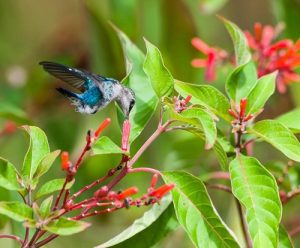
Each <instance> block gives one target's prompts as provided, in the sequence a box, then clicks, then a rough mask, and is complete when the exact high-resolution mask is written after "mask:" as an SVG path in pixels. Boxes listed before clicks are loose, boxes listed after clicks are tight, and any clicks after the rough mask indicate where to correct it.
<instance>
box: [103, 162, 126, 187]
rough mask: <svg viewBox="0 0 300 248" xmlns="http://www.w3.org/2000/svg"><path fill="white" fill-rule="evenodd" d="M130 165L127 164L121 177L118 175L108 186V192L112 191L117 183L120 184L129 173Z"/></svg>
mask: <svg viewBox="0 0 300 248" xmlns="http://www.w3.org/2000/svg"><path fill="white" fill-rule="evenodd" d="M128 169H129V167H128V165H127V164H126V165H125V166H124V168H123V169H122V171H121V172H120V174H119V175H117V176H116V177H115V178H114V179H113V180H112V181H111V182H110V183H108V184H107V188H108V191H110V190H111V189H112V188H113V187H114V186H115V185H116V184H117V183H119V182H120V181H121V180H122V178H123V177H125V176H126V175H127V173H128Z"/></svg>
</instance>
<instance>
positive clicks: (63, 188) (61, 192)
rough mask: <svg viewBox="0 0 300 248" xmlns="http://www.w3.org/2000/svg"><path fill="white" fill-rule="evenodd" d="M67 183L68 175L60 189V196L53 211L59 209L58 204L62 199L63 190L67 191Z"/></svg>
mask: <svg viewBox="0 0 300 248" xmlns="http://www.w3.org/2000/svg"><path fill="white" fill-rule="evenodd" d="M67 183H68V179H67V177H66V179H65V182H64V184H63V186H62V188H61V190H60V191H59V195H58V197H57V198H56V201H55V204H54V207H53V209H52V211H55V210H56V209H57V207H58V204H59V201H60V198H61V196H62V194H63V192H64V191H65V188H66V185H67Z"/></svg>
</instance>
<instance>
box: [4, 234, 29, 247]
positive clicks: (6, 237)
mask: <svg viewBox="0 0 300 248" xmlns="http://www.w3.org/2000/svg"><path fill="white" fill-rule="evenodd" d="M0 239H13V240H16V241H18V242H19V243H20V244H21V245H22V244H23V240H22V239H21V238H20V237H18V236H15V235H9V234H0Z"/></svg>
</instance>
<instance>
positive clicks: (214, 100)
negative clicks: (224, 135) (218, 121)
mask: <svg viewBox="0 0 300 248" xmlns="http://www.w3.org/2000/svg"><path fill="white" fill-rule="evenodd" d="M175 89H176V91H177V92H178V93H179V94H180V95H182V96H183V97H187V96H188V95H191V96H192V99H191V102H192V103H193V104H199V105H201V106H204V107H205V108H207V109H209V110H210V111H212V112H213V113H214V114H216V115H218V116H220V117H222V118H223V119H224V120H226V121H228V122H229V121H231V120H232V117H231V116H230V115H229V114H228V109H230V104H229V101H228V99H227V98H226V97H225V96H224V95H223V94H222V93H221V92H220V91H219V90H217V89H216V88H214V87H213V86H210V85H195V84H188V83H184V82H180V81H177V80H176V81H175Z"/></svg>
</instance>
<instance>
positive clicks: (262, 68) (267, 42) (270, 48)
mask: <svg viewBox="0 0 300 248" xmlns="http://www.w3.org/2000/svg"><path fill="white" fill-rule="evenodd" d="M281 30H282V28H281V26H280V25H279V26H277V27H275V28H273V27H271V26H268V25H267V26H264V27H263V26H262V25H261V24H260V23H256V24H255V25H254V35H252V34H251V33H250V32H248V31H245V35H246V37H247V40H248V44H249V47H250V48H251V49H252V51H253V59H254V60H255V61H256V62H257V67H258V68H257V73H258V76H259V77H261V76H263V75H265V74H268V73H271V72H274V71H276V70H277V71H278V76H277V89H278V91H279V92H280V93H284V92H285V91H286V85H287V84H289V83H292V82H300V75H299V74H297V72H296V69H297V68H299V67H300V40H298V41H297V42H296V43H294V42H293V41H292V40H289V39H283V40H279V41H276V38H277V37H278V34H279V33H280V31H281Z"/></svg>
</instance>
